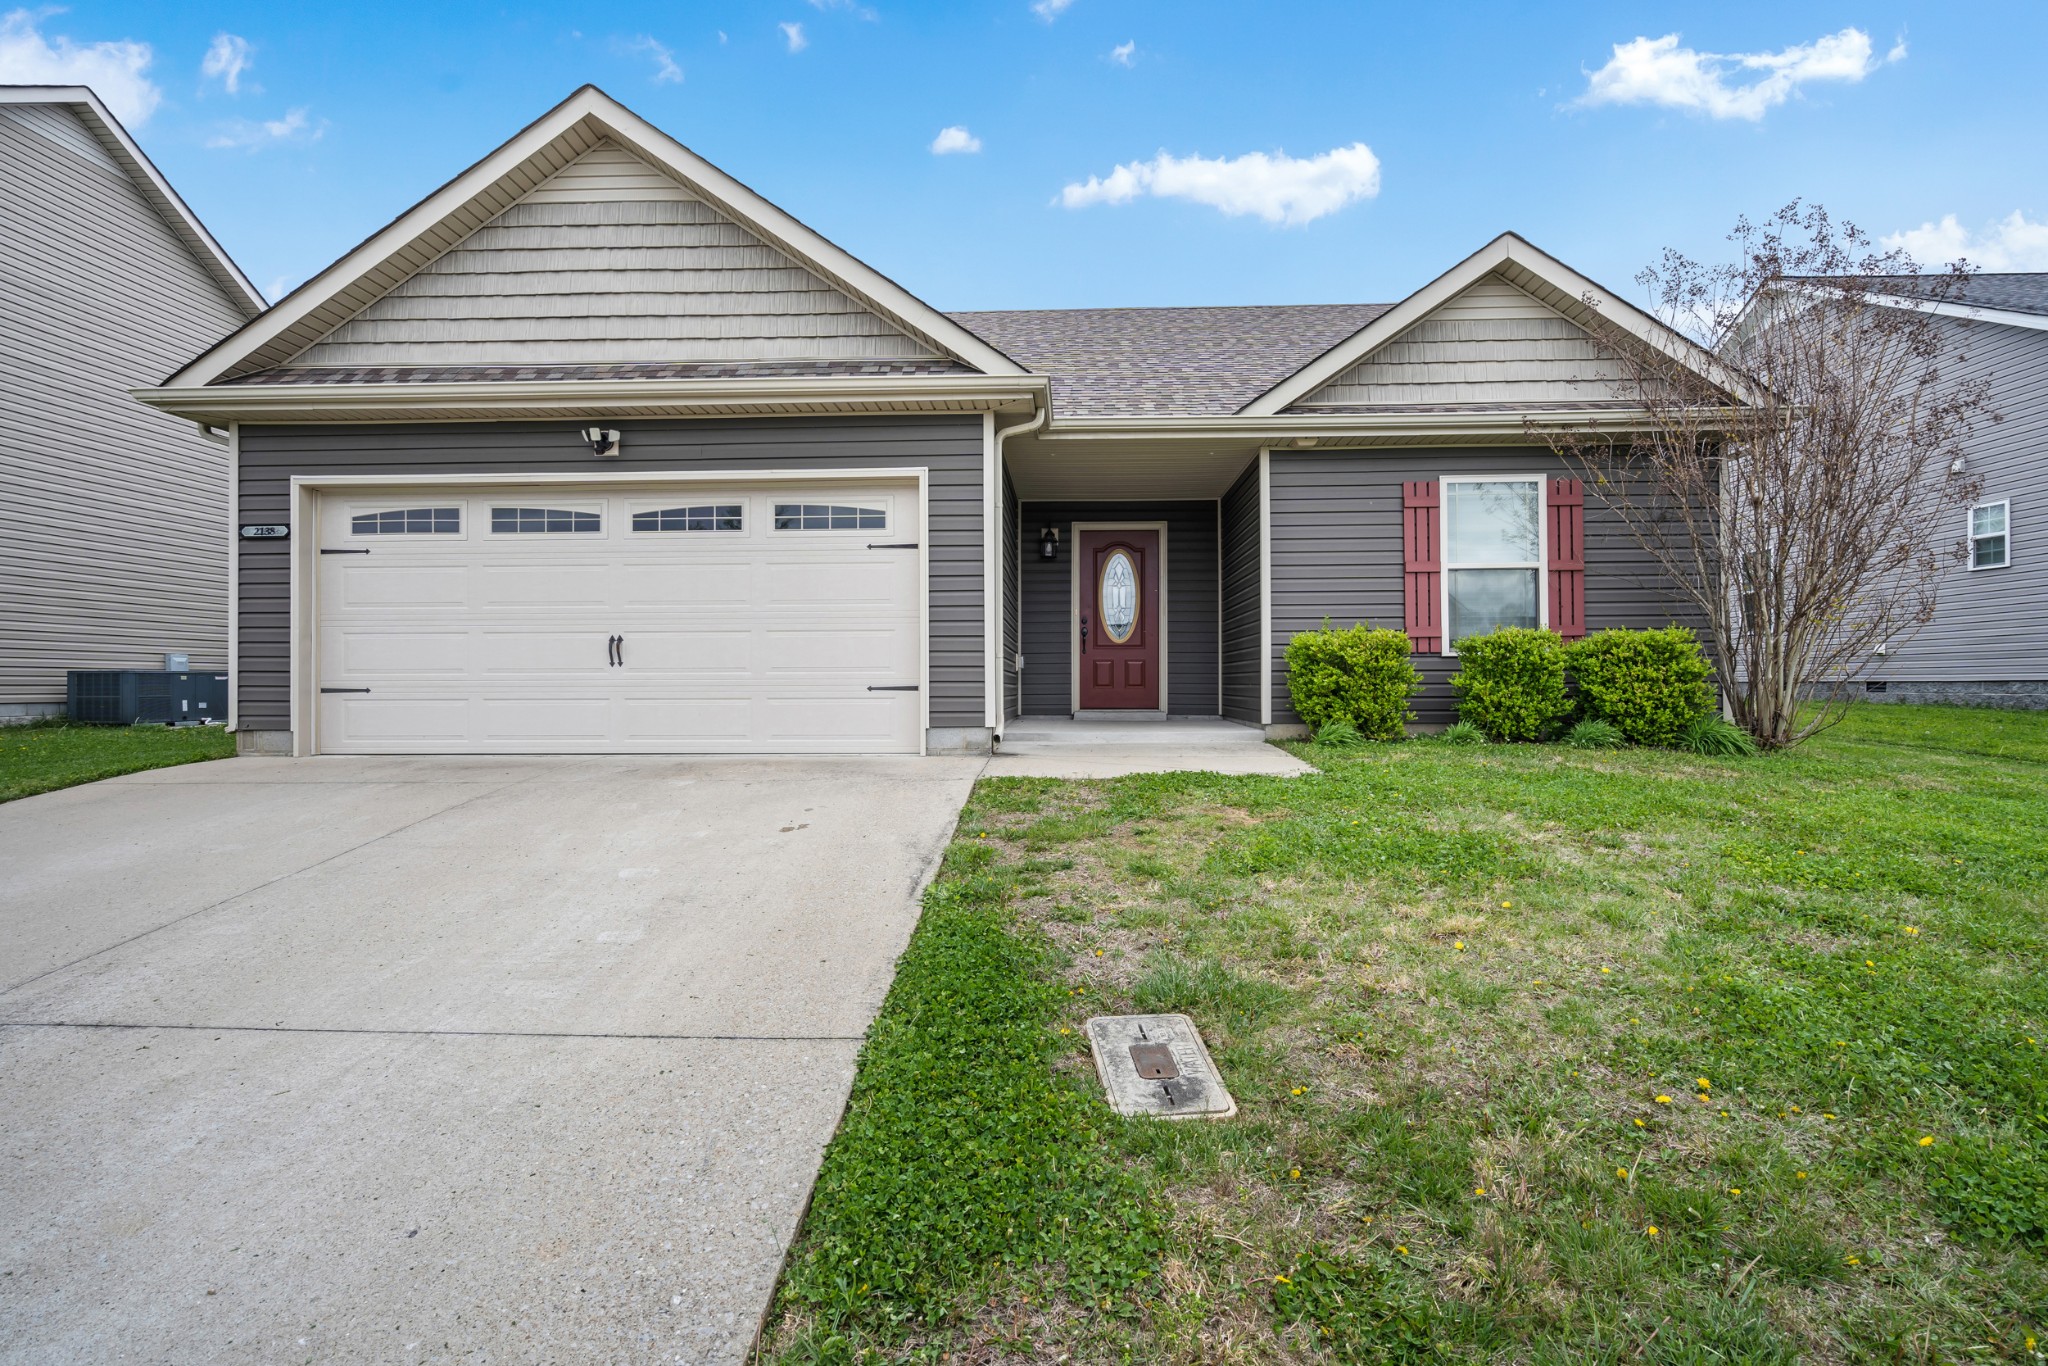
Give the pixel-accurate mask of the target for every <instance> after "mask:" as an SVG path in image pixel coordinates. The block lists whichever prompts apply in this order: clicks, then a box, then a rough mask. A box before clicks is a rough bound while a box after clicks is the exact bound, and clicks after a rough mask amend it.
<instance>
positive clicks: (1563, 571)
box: [1549, 479, 1586, 640]
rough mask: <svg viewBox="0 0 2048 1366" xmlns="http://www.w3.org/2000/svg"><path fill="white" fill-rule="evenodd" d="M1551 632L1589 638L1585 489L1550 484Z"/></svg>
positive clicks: (1569, 484) (1565, 483)
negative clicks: (1587, 624) (1587, 634)
mask: <svg viewBox="0 0 2048 1366" xmlns="http://www.w3.org/2000/svg"><path fill="white" fill-rule="evenodd" d="M1549 504H1550V629H1551V630H1553V631H1555V632H1557V633H1558V634H1559V635H1561V636H1563V637H1564V638H1565V639H1566V640H1577V639H1578V638H1579V637H1581V636H1583V635H1585V634H1586V488H1585V485H1583V484H1581V483H1580V482H1579V481H1578V480H1576V479H1553V480H1551V481H1550V499H1549Z"/></svg>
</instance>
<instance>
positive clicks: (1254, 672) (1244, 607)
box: [1222, 460, 1264, 725]
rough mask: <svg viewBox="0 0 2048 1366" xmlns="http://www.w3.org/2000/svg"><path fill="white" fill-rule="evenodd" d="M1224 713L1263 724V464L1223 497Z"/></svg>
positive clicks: (1254, 464) (1255, 463)
mask: <svg viewBox="0 0 2048 1366" xmlns="http://www.w3.org/2000/svg"><path fill="white" fill-rule="evenodd" d="M1222 531H1223V552H1222V580H1223V585H1222V587H1223V626H1222V630H1223V641H1222V645H1223V714H1224V715H1225V716H1227V717H1229V718H1230V719H1231V720H1233V721H1248V722H1250V723H1252V724H1253V725H1257V724H1258V722H1259V715H1260V713H1259V649H1260V643H1259V630H1260V622H1261V609H1262V606H1263V604H1262V603H1261V600H1260V580H1259V558H1260V551H1259V540H1260V537H1261V536H1262V535H1263V534H1264V527H1263V526H1262V524H1261V519H1260V516H1259V462H1258V461H1256V460H1254V461H1252V463H1251V464H1250V466H1248V467H1247V468H1246V470H1245V472H1244V473H1243V474H1242V475H1241V476H1239V478H1238V481H1237V482H1236V483H1235V484H1232V485H1231V486H1230V492H1228V493H1226V494H1224V495H1223V517H1222Z"/></svg>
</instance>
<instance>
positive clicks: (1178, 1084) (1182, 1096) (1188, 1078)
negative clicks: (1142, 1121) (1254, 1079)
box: [1088, 1015, 1237, 1119]
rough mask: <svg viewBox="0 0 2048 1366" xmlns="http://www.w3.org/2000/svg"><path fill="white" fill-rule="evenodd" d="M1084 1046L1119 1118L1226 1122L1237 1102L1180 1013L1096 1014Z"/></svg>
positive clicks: (1185, 1017) (1196, 1034) (1089, 1022)
mask: <svg viewBox="0 0 2048 1366" xmlns="http://www.w3.org/2000/svg"><path fill="white" fill-rule="evenodd" d="M1088 1044H1089V1047H1091V1048H1092V1049H1094V1050H1095V1071H1096V1072H1097V1074H1099V1075H1100V1076H1101V1078H1102V1089H1103V1090H1105V1091H1107V1092H1108V1093H1109V1104H1110V1107H1111V1108H1112V1109H1114V1110H1115V1111H1116V1112H1117V1113H1118V1114H1120V1115H1151V1116H1152V1117H1153V1118H1155V1119H1229V1118H1230V1117H1231V1116H1232V1115H1234V1114H1236V1113H1237V1102H1236V1101H1235V1100H1232V1099H1231V1098H1230V1092H1228V1091H1226V1090H1224V1089H1223V1078H1222V1077H1220V1076H1218V1075H1217V1074H1216V1064H1215V1063H1214V1062H1212V1061H1211V1060H1210V1058H1209V1050H1208V1048H1207V1047H1206V1046H1204V1045H1203V1043H1202V1035H1201V1033H1200V1032H1199V1031H1198V1030H1197V1029H1196V1028H1195V1022H1194V1021H1193V1020H1190V1019H1189V1018H1188V1017H1187V1016H1185V1015H1097V1016H1096V1017H1095V1018H1094V1019H1092V1020H1090V1021H1088Z"/></svg>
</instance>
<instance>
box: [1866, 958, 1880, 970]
mask: <svg viewBox="0 0 2048 1366" xmlns="http://www.w3.org/2000/svg"><path fill="white" fill-rule="evenodd" d="M1863 966H1864V967H1866V968H1874V967H1876V966H1877V964H1875V963H1873V962H1871V961H1870V960H1869V959H1868V958H1866V959H1864V960H1863Z"/></svg>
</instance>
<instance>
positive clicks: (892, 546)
mask: <svg viewBox="0 0 2048 1366" xmlns="http://www.w3.org/2000/svg"><path fill="white" fill-rule="evenodd" d="M868 549H870V550H915V549H917V542H916V541H869V542H868Z"/></svg>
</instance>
